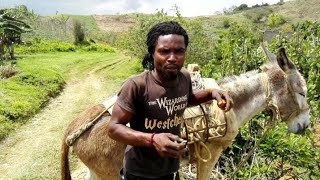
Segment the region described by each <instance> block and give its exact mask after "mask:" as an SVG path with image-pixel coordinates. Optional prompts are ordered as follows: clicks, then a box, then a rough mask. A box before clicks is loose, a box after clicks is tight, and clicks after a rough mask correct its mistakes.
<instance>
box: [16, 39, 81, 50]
mask: <svg viewBox="0 0 320 180" xmlns="http://www.w3.org/2000/svg"><path fill="white" fill-rule="evenodd" d="M75 50H76V47H75V45H73V44H71V43H66V42H60V41H52V40H45V39H41V38H34V39H32V40H31V41H28V42H27V43H26V44H25V45H18V46H16V48H15V51H16V53H18V54H19V53H21V54H26V53H39V52H72V51H75Z"/></svg>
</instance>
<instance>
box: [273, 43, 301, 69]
mask: <svg viewBox="0 0 320 180" xmlns="http://www.w3.org/2000/svg"><path fill="white" fill-rule="evenodd" d="M277 62H278V64H279V66H280V68H281V69H282V70H283V71H284V72H288V71H289V70H290V69H296V66H295V65H294V64H293V63H292V62H291V61H290V60H289V59H288V57H287V54H286V51H285V49H284V48H283V47H282V48H280V49H279V50H278V53H277Z"/></svg>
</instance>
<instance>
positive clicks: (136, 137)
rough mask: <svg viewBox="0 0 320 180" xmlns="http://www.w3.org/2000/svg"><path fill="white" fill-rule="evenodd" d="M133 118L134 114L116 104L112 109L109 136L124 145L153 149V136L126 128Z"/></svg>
mask: <svg viewBox="0 0 320 180" xmlns="http://www.w3.org/2000/svg"><path fill="white" fill-rule="evenodd" d="M132 117H133V115H132V113H130V112H128V111H126V110H124V109H123V108H121V107H120V106H119V105H118V104H117V103H115V105H114V107H113V109H112V115H111V119H110V121H109V123H108V127H107V128H108V135H109V136H110V137H111V138H112V139H114V140H116V141H120V142H122V143H124V144H129V145H132V146H149V147H152V144H151V143H150V140H151V134H149V133H143V132H140V131H135V130H133V129H131V128H129V127H127V126H126V124H127V123H129V122H130V120H131V119H132Z"/></svg>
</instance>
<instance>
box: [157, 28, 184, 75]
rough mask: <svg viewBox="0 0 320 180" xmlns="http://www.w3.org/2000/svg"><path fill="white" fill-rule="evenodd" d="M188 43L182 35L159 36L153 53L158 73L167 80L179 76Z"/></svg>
mask: <svg viewBox="0 0 320 180" xmlns="http://www.w3.org/2000/svg"><path fill="white" fill-rule="evenodd" d="M185 52H186V45H185V43H184V37H183V36H182V35H176V34H168V35H163V36H159V37H158V41H157V44H156V47H155V50H154V53H153V59H154V66H155V70H156V71H157V73H158V75H160V76H161V77H162V78H164V79H166V80H173V79H175V78H176V77H177V75H178V73H179V71H180V69H181V68H182V66H183V63H184V59H185Z"/></svg>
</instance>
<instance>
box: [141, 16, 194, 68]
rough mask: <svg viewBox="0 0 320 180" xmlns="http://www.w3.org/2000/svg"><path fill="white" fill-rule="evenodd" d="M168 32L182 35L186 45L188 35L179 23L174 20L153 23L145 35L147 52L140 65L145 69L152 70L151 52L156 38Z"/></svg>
mask: <svg viewBox="0 0 320 180" xmlns="http://www.w3.org/2000/svg"><path fill="white" fill-rule="evenodd" d="M168 34H176V35H182V36H183V37H184V43H185V45H186V47H188V43H189V37H188V34H187V32H186V31H185V30H184V29H183V28H182V27H181V26H180V24H179V23H177V22H175V21H168V22H162V23H159V24H156V25H154V26H153V27H152V28H151V29H150V31H149V32H148V35H147V41H146V43H147V46H148V53H147V54H146V55H145V56H144V58H143V60H142V66H143V68H145V69H148V70H153V68H154V64H153V57H152V54H153V53H154V50H155V47H156V43H157V40H158V38H159V36H163V35H168Z"/></svg>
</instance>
